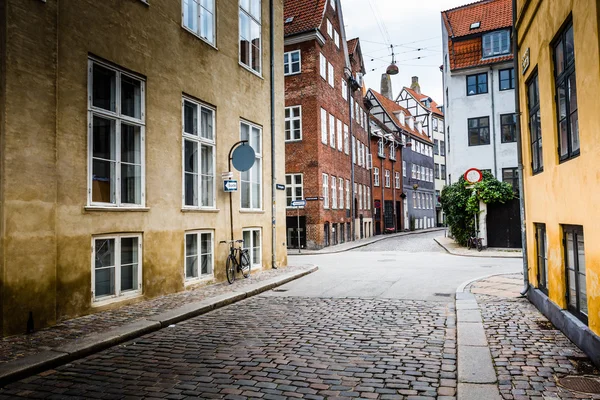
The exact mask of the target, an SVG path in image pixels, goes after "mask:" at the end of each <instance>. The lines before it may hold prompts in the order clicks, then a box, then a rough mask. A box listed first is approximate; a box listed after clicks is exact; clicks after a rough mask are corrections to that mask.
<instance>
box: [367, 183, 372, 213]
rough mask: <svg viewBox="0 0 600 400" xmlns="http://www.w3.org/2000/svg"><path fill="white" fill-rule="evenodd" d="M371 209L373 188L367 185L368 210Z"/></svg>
mask: <svg viewBox="0 0 600 400" xmlns="http://www.w3.org/2000/svg"><path fill="white" fill-rule="evenodd" d="M370 209H371V188H370V187H368V186H367V210H370Z"/></svg>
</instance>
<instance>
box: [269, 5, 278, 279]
mask: <svg viewBox="0 0 600 400" xmlns="http://www.w3.org/2000/svg"><path fill="white" fill-rule="evenodd" d="M274 22H275V17H274V10H273V0H269V49H270V63H271V268H273V269H277V262H276V253H277V238H276V232H277V228H276V222H277V221H276V215H277V204H276V200H277V192H276V190H277V188H276V187H275V184H276V182H277V179H276V172H277V170H276V168H275V54H274V53H275V52H274V47H275V46H274V45H275V38H274V30H275V27H274Z"/></svg>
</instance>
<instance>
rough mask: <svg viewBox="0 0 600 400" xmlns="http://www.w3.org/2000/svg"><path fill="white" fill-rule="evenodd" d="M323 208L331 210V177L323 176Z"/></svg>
mask: <svg viewBox="0 0 600 400" xmlns="http://www.w3.org/2000/svg"><path fill="white" fill-rule="evenodd" d="M322 185H323V208H329V175H327V174H323V184H322Z"/></svg>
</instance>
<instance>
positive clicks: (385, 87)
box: [380, 74, 394, 100]
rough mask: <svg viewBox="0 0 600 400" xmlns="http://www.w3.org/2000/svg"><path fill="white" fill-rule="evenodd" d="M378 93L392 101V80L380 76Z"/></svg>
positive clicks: (386, 76) (382, 75) (385, 75)
mask: <svg viewBox="0 0 600 400" xmlns="http://www.w3.org/2000/svg"><path fill="white" fill-rule="evenodd" d="M380 93H381V94H382V95H383V96H385V97H387V98H388V99H390V100H394V98H393V96H392V78H391V77H390V76H389V75H388V74H381V89H380Z"/></svg>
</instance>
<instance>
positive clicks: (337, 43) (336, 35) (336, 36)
mask: <svg viewBox="0 0 600 400" xmlns="http://www.w3.org/2000/svg"><path fill="white" fill-rule="evenodd" d="M333 42H334V43H335V47H337V48H338V49H339V48H340V34H339V33H337V31H336V30H335V29H334V30H333Z"/></svg>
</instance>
